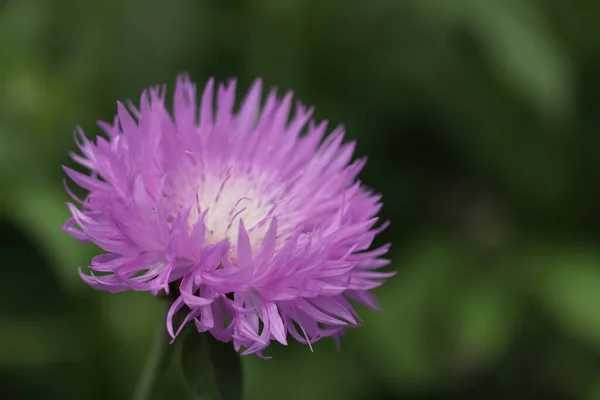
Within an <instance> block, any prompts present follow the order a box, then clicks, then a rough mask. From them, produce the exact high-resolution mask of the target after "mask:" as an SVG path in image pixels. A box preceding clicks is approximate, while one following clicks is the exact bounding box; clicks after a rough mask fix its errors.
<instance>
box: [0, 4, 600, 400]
mask: <svg viewBox="0 0 600 400" xmlns="http://www.w3.org/2000/svg"><path fill="white" fill-rule="evenodd" d="M0 5H1V8H0V182H1V185H0V215H1V216H0V218H1V220H0V229H1V231H2V239H3V240H2V254H3V274H2V275H3V276H2V279H1V280H0V300H1V304H2V307H1V308H0V318H2V320H1V322H0V382H1V387H2V393H3V398H7V399H42V398H43V399H126V398H129V397H130V396H131V393H132V390H133V385H134V383H135V381H136V379H137V377H138V374H139V373H140V372H141V369H142V363H143V361H144V358H145V355H146V352H147V349H148V346H149V345H150V343H151V341H152V334H153V332H154V330H155V329H154V327H155V325H156V324H157V323H159V321H160V318H161V306H160V304H159V303H158V302H157V301H155V300H154V299H152V298H151V297H149V296H148V295H146V294H142V293H123V294H118V295H111V294H107V293H102V292H95V291H92V290H90V289H89V288H88V287H86V286H85V285H84V284H83V283H82V282H81V281H80V279H79V277H78V275H77V267H78V266H85V265H87V262H88V261H89V259H90V257H91V256H92V255H93V254H94V253H95V252H96V251H97V250H96V249H95V248H94V247H93V246H82V245H80V244H78V243H76V242H75V241H74V240H73V239H71V238H70V237H68V236H67V235H65V234H63V233H62V232H61V230H60V225H61V224H62V223H63V222H64V221H65V219H66V218H67V216H68V212H67V209H66V207H65V206H64V202H65V201H66V200H67V196H66V195H65V194H64V191H63V188H62V179H63V173H62V171H61V168H60V165H61V164H70V163H71V161H70V160H69V158H68V152H69V151H71V150H73V149H74V147H75V146H74V144H73V140H72V135H71V132H72V131H73V130H74V128H75V127H76V126H77V125H79V124H80V125H82V126H83V128H84V130H86V132H87V133H88V135H89V136H94V135H95V134H98V133H99V130H98V129H97V128H96V127H95V125H94V121H95V120H96V119H100V120H112V116H113V115H114V113H115V111H116V107H115V101H116V100H118V99H121V100H122V99H127V98H132V99H134V100H136V101H137V99H138V98H139V93H140V92H141V90H142V89H143V88H145V87H146V86H148V85H150V84H156V83H169V84H170V85H172V84H173V83H174V79H175V76H176V74H178V73H179V72H182V71H188V72H189V73H190V74H191V76H192V78H193V79H194V80H196V81H198V82H199V83H200V84H202V83H203V82H204V81H205V80H207V79H208V77H210V76H214V77H216V78H217V79H220V80H222V79H226V78H227V77H231V76H237V77H239V86H240V88H246V87H247V86H248V84H249V83H250V82H251V80H252V79H254V78H255V77H256V76H262V77H263V78H264V80H265V83H266V84H267V85H268V86H272V85H276V86H278V87H279V88H280V90H281V91H282V92H283V91H284V90H288V89H294V90H295V92H296V94H297V96H298V98H300V99H301V100H302V101H303V102H305V103H307V104H314V105H316V107H317V108H316V118H318V119H325V118H327V119H329V120H330V121H331V123H332V124H333V125H337V124H338V123H343V124H344V125H345V126H346V128H347V130H348V137H349V138H351V139H357V140H358V148H357V151H358V154H361V155H362V154H367V155H368V156H369V158H370V161H369V163H368V165H367V167H366V169H365V171H364V172H363V173H362V175H361V176H362V179H363V180H364V182H365V183H366V184H367V185H369V186H371V187H374V188H375V189H376V190H377V191H379V192H382V193H383V195H384V201H385V206H384V209H383V212H382V216H383V217H384V218H386V219H388V218H389V219H391V220H392V221H393V224H392V226H391V227H390V228H389V229H388V230H387V231H386V232H385V233H384V234H383V235H382V238H381V239H380V243H383V242H387V241H391V242H393V247H392V252H391V255H390V256H391V258H392V260H393V264H392V268H393V269H395V270H397V271H398V275H397V276H396V277H395V278H393V279H391V280H390V281H389V283H388V284H387V285H385V286H384V287H382V288H381V289H379V290H378V291H377V295H378V296H379V297H380V298H381V306H382V308H383V312H380V313H377V312H371V311H367V310H361V314H362V316H363V317H364V320H365V324H364V326H363V327H361V328H359V329H355V330H352V331H350V332H348V333H347V335H346V337H345V338H344V340H343V342H342V348H341V349H342V350H341V352H337V351H336V349H335V345H334V344H333V343H332V342H331V341H323V342H321V343H318V344H317V345H316V346H315V352H314V353H311V352H310V350H309V349H308V347H306V346H301V345H298V344H291V345H290V346H289V347H288V348H283V347H281V346H280V347H277V346H273V347H272V349H271V350H270V355H272V356H274V359H273V360H270V361H263V360H260V359H258V358H256V357H245V358H244V359H243V362H244V364H245V368H246V376H247V382H246V386H247V387H246V389H247V393H248V398H249V399H251V400H252V399H266V400H268V399H273V400H277V399H282V398H286V399H290V400H294V399H298V400H300V399H302V400H306V399H327V400H335V399H340V400H353V399H355V400H367V399H396V398H411V399H457V398H489V399H506V398H522V399H525V398H527V399H529V398H557V399H585V400H595V399H600V367H599V366H600V246H599V244H600V207H598V204H599V202H600V186H599V185H598V184H597V182H598V174H599V172H600V156H599V154H600V135H599V132H600V130H599V128H600V112H599V110H600V74H599V73H598V71H599V69H600V27H599V25H598V22H597V19H598V15H600V3H597V2H592V1H585V0H571V1H560V0H546V1H542V0H452V1H444V0H396V1H393V0H371V1H369V2H367V1H358V0H355V1H342V0H330V1H318V0H253V1H242V0H237V1H235V0H230V1H224V0H221V1H219V0H210V1H209V0H206V1H194V0H171V1H169V2H166V1H159V0H103V1H92V0H12V1H8V2H6V4H3V3H1V2H0ZM177 375H178V370H177V368H176V367H174V368H173V370H172V371H171V372H170V376H169V378H168V379H167V380H166V383H165V388H164V390H163V392H162V393H158V394H157V398H163V399H176V398H182V399H183V398H185V397H184V396H185V391H183V389H182V388H183V384H182V382H181V380H179V379H178V376H177Z"/></svg>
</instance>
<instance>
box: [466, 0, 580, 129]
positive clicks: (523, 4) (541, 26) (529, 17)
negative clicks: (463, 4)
mask: <svg viewBox="0 0 600 400" xmlns="http://www.w3.org/2000/svg"><path fill="white" fill-rule="evenodd" d="M467 3H468V7H467V8H466V10H467V11H468V14H467V15H468V20H467V21H466V22H467V23H468V24H469V25H471V26H472V27H473V28H474V29H475V33H476V35H477V37H478V38H479V39H481V40H482V42H483V47H482V49H483V50H484V51H486V52H487V54H488V57H489V59H490V61H489V62H490V67H491V69H492V71H493V72H498V73H500V77H501V78H503V80H504V81H505V83H506V84H507V85H508V86H509V87H511V86H512V87H513V88H514V89H516V90H517V92H518V93H519V94H520V95H521V96H524V97H527V98H529V99H530V101H531V102H532V103H533V104H534V106H536V107H537V108H538V109H539V110H540V111H541V112H543V113H544V114H545V116H548V117H552V118H556V117H565V116H566V115H565V113H568V112H570V111H572V110H571V106H572V105H573V104H572V103H571V102H572V93H571V81H570V71H569V69H570V68H569V65H568V63H567V59H566V57H565V56H564V55H563V54H562V52H561V49H560V48H559V47H558V45H557V41H556V40H555V38H554V37H553V35H552V33H551V31H550V30H549V29H548V27H547V26H546V23H545V21H544V20H543V17H542V16H541V15H540V13H539V10H538V9H537V8H536V6H535V5H534V3H532V2H528V1H523V0H508V1H507V0H489V1H476V0H475V1H469V2H467Z"/></svg>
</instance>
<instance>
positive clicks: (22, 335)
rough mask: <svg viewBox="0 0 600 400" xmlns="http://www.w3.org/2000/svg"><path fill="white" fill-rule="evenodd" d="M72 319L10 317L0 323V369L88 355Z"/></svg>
mask: <svg viewBox="0 0 600 400" xmlns="http://www.w3.org/2000/svg"><path fill="white" fill-rule="evenodd" d="M73 322H74V321H73V320H66V319H64V318H43V319H36V320H33V319H31V320H29V319H27V320H23V319H15V318H11V320H10V323H6V322H3V323H2V324H0V338H1V339H2V340H1V341H0V368H2V367H4V368H16V367H39V366H44V365H49V364H53V363H59V362H66V361H79V360H80V359H81V358H83V357H85V356H86V349H85V346H84V343H83V342H82V338H81V337H80V336H79V335H74V334H73V333H74V332H76V330H75V329H68V330H66V329H65V327H71V328H73V327H74V325H75V324H74V323H73Z"/></svg>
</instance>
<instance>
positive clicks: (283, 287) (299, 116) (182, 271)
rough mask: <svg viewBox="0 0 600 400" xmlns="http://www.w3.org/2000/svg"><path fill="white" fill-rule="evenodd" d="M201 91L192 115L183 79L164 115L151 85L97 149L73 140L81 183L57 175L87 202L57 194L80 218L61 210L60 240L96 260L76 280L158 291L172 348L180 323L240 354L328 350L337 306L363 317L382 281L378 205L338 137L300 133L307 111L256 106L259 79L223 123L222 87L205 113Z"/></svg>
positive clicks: (339, 327)
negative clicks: (296, 344) (300, 346)
mask: <svg viewBox="0 0 600 400" xmlns="http://www.w3.org/2000/svg"><path fill="white" fill-rule="evenodd" d="M213 87H214V83H213V80H210V81H209V82H208V84H207V85H206V87H205V89H204V92H203V94H202V99H201V101H200V104H199V106H198V104H197V102H196V87H195V85H194V84H193V83H192V82H190V80H189V78H188V77H187V76H181V77H179V79H178V81H177V85H176V89H175V94H174V99H173V100H174V104H173V110H174V112H173V114H172V115H171V114H170V113H169V112H168V111H167V109H166V107H165V87H164V86H163V87H152V88H150V89H149V90H148V91H145V92H144V93H143V94H142V96H141V100H140V106H139V109H138V108H136V107H135V106H133V105H132V104H131V103H129V104H128V106H127V107H125V106H124V105H123V104H121V103H119V104H118V113H117V116H116V117H115V120H114V123H113V125H110V124H107V123H104V122H99V126H100V128H101V129H102V130H103V131H104V132H105V133H106V135H107V136H106V137H97V139H96V142H95V143H94V142H92V141H89V140H88V139H87V138H86V137H85V136H84V134H83V132H82V131H81V130H78V132H77V134H76V141H77V145H78V147H79V149H80V150H81V155H77V154H72V157H73V159H74V160H75V161H76V162H77V163H79V164H81V165H82V166H83V167H85V168H86V169H89V170H90V171H91V174H90V175H87V174H83V173H80V172H76V171H74V170H72V169H70V168H67V167H65V168H64V169H65V171H66V173H67V175H68V176H69V177H70V178H71V179H72V180H73V181H74V182H75V183H76V184H78V185H79V186H81V187H82V188H84V189H86V190H88V191H89V194H88V196H87V197H86V198H85V200H79V199H77V197H75V196H74V195H73V194H72V193H71V192H69V193H70V195H71V197H72V198H73V199H74V201H75V202H76V203H79V205H80V206H79V207H76V206H75V205H74V204H72V203H69V204H68V207H69V208H70V210H71V213H72V218H70V219H69V220H68V221H67V223H66V224H65V227H64V229H65V230H66V231H67V232H68V233H69V234H71V235H72V236H74V237H75V238H77V239H78V240H80V241H83V242H93V243H95V244H96V245H98V246H99V247H100V248H101V249H102V250H104V251H105V253H104V254H100V255H98V256H96V257H94V259H93V260H92V262H91V265H90V267H89V268H90V270H91V271H92V273H91V275H85V274H84V273H83V272H81V271H80V274H81V277H82V278H83V280H84V281H85V282H87V283H88V284H89V285H90V286H91V287H92V288H95V289H101V290H107V291H109V292H119V291H123V290H128V289H132V290H140V291H149V292H150V293H152V294H153V295H157V294H159V293H161V292H164V293H167V294H169V293H170V295H171V296H172V298H174V301H173V303H172V305H171V308H170V310H169V313H168V316H167V328H168V330H169V333H170V334H171V336H172V337H173V338H175V337H176V336H177V334H178V333H179V332H180V331H181V329H182V327H183V326H184V325H185V324H187V323H188V322H192V321H193V322H194V324H195V325H196V328H197V329H198V331H200V332H203V331H209V332H210V333H211V334H212V335H213V336H214V337H215V338H216V339H218V340H221V341H224V342H228V341H233V344H234V347H235V349H236V350H238V351H239V350H240V348H243V349H244V350H243V353H242V354H250V353H258V354H259V355H260V354H261V351H262V350H263V349H265V348H266V347H267V346H268V345H269V343H270V341H271V340H276V341H278V342H280V343H282V344H286V343H287V337H288V334H289V335H291V337H293V338H294V339H296V340H298V341H300V342H303V343H308V344H309V345H311V343H314V342H316V341H317V340H319V339H320V338H322V337H326V336H333V337H334V338H338V337H339V335H341V334H342V333H343V332H344V330H345V329H346V328H347V327H353V326H357V325H358V324H359V323H360V319H359V317H358V315H357V313H356V312H355V310H354V308H353V306H352V305H351V303H350V300H352V301H355V302H358V303H360V304H363V305H366V306H368V307H371V308H376V307H377V306H376V304H375V303H376V299H375V298H374V296H373V295H372V294H371V293H370V292H369V291H370V290H371V289H373V288H376V287H378V286H380V285H381V284H382V282H383V280H384V279H385V278H387V277H389V276H391V275H393V273H386V272H380V271H378V269H379V268H381V267H382V266H384V265H386V264H387V263H388V261H387V260H384V259H381V258H380V257H381V256H382V255H384V254H385V253H386V252H387V250H388V248H389V246H388V245H386V246H383V247H380V248H377V249H374V250H369V248H370V246H371V243H372V241H373V239H374V237H375V236H376V235H377V234H378V233H379V232H381V231H382V230H383V229H385V227H386V226H387V223H386V224H382V225H380V226H379V227H375V225H376V222H377V220H378V218H377V217H376V215H377V213H378V211H379V209H380V208H381V203H380V202H379V201H380V198H381V197H380V196H379V195H376V194H374V193H372V192H371V191H370V190H368V189H367V188H365V187H364V186H363V185H362V184H361V183H360V181H358V180H357V175H358V173H359V171H360V170H361V168H362V167H363V165H364V164H365V159H359V160H355V161H353V162H352V161H351V158H352V155H353V152H354V143H347V144H342V140H343V136H344V131H343V129H342V128H341V127H338V128H337V129H335V130H334V131H333V132H332V133H331V134H330V135H328V136H326V135H325V132H326V127H327V123H326V122H322V123H320V124H318V125H315V124H314V122H313V121H309V120H310V117H311V114H312V108H311V109H307V108H305V107H304V106H302V105H301V104H299V103H298V104H297V105H296V112H295V116H294V118H293V119H291V121H290V120H289V114H290V109H291V107H292V93H291V92H290V93H287V94H286V95H285V96H284V97H283V99H280V98H278V97H277V94H276V91H275V90H272V91H271V92H270V93H269V95H268V97H267V99H266V101H265V103H264V105H263V107H262V109H261V105H260V102H261V101H260V100H261V81H260V80H257V81H256V82H255V83H254V85H253V86H252V88H251V89H250V91H249V92H248V94H247V95H246V98H245V100H244V101H243V103H242V105H241V107H240V109H239V110H238V111H235V112H234V103H235V80H231V81H230V82H229V83H228V85H227V86H224V85H219V87H218V90H217V101H216V106H215V108H213V100H214V94H213ZM128 110H129V111H128ZM323 138H325V139H324V140H323ZM67 191H68V188H67ZM180 311H181V312H184V313H185V315H186V317H185V320H184V322H183V323H182V324H181V325H180V326H179V327H174V326H173V325H174V322H173V316H174V315H175V313H178V312H180Z"/></svg>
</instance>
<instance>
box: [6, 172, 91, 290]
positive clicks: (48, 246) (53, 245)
mask: <svg viewBox="0 0 600 400" xmlns="http://www.w3.org/2000/svg"><path fill="white" fill-rule="evenodd" d="M47 182H48V181H39V180H36V181H30V182H27V184H23V185H19V186H16V187H13V190H12V191H11V192H10V193H9V196H7V198H6V199H7V201H6V215H4V217H5V218H8V219H10V220H13V221H15V222H16V224H17V226H19V227H20V228H21V229H23V230H24V231H25V232H27V233H28V234H29V235H31V236H32V237H33V238H34V239H35V240H36V242H37V244H38V245H39V246H40V247H41V248H42V249H43V251H44V252H45V253H46V254H48V257H49V258H50V259H51V260H52V263H51V265H52V266H53V268H54V271H55V273H56V275H57V277H58V278H59V279H60V281H61V282H62V284H63V287H64V288H65V290H68V291H76V290H79V289H82V288H84V285H83V284H82V283H81V280H80V278H79V274H78V273H77V267H78V266H81V265H83V263H86V262H87V261H88V259H89V257H88V250H89V249H90V248H91V247H90V246H89V245H85V244H81V243H79V242H77V241H76V240H75V239H73V238H72V237H70V236H69V235H67V234H66V233H64V232H63V231H62V230H61V225H62V224H63V223H64V222H65V221H66V219H67V218H68V216H69V212H68V209H67V207H66V206H65V203H64V200H63V199H64V194H63V193H62V192H61V191H60V190H59V189H58V188H59V187H60V186H58V185H57V186H56V187H54V186H51V185H49V184H48V183H47Z"/></svg>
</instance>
